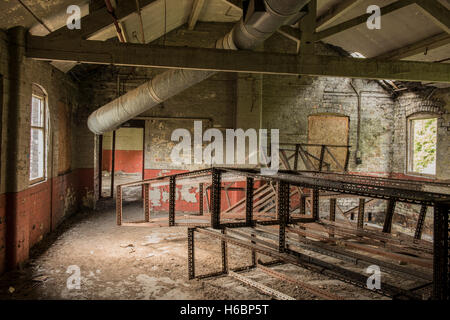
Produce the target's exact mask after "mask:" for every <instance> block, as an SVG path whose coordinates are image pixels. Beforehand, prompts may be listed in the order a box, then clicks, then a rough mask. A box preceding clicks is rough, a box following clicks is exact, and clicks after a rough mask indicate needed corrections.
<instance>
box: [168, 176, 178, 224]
mask: <svg viewBox="0 0 450 320" xmlns="http://www.w3.org/2000/svg"><path fill="white" fill-rule="evenodd" d="M176 187H177V185H176V181H175V177H170V183H169V227H173V226H174V225H175V191H176Z"/></svg>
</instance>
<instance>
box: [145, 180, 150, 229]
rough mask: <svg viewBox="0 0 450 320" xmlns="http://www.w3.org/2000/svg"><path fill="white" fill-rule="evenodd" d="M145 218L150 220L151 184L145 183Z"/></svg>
mask: <svg viewBox="0 0 450 320" xmlns="http://www.w3.org/2000/svg"><path fill="white" fill-rule="evenodd" d="M144 218H145V222H149V221H150V184H148V183H147V184H144Z"/></svg>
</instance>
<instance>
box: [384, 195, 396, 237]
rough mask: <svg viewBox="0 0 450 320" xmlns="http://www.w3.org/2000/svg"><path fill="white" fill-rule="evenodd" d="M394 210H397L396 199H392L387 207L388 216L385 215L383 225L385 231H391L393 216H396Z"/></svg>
mask: <svg viewBox="0 0 450 320" xmlns="http://www.w3.org/2000/svg"><path fill="white" fill-rule="evenodd" d="M394 212H395V200H394V199H390V200H389V201H388V203H387V208H386V217H385V220H384V226H383V232H384V233H391V229H392V218H393V217H394Z"/></svg>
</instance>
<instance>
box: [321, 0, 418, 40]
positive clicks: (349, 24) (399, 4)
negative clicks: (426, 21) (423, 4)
mask: <svg viewBox="0 0 450 320" xmlns="http://www.w3.org/2000/svg"><path fill="white" fill-rule="evenodd" d="M416 1H417V0H399V1H396V2H394V3H392V4H390V5H387V6H385V7H382V8H381V15H387V14H389V13H391V12H394V11H397V10H399V9H402V8H405V7H407V6H409V5H412V4H414V3H415V2H416ZM370 16H371V14H369V13H366V14H364V15H361V16H358V17H356V18H353V19H351V20H348V21H346V22H343V23H340V24H338V25H336V26H333V27H330V28H328V29H325V30H323V31H320V32H317V33H316V41H320V40H322V39H324V38H328V37H330V36H332V35H335V34H338V33H340V32H343V31H345V30H348V29H350V28H353V27H356V26H358V25H360V24H363V23H366V21H367V19H369V17H370Z"/></svg>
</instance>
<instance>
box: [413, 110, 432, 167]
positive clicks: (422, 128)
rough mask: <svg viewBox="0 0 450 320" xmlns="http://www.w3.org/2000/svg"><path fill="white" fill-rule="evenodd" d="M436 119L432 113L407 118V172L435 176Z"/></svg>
mask: <svg viewBox="0 0 450 320" xmlns="http://www.w3.org/2000/svg"><path fill="white" fill-rule="evenodd" d="M438 117H439V115H437V114H433V113H417V114H414V115H412V116H410V117H408V131H409V132H408V137H409V139H408V140H409V141H408V172H410V173H413V174H421V175H422V174H423V175H435V174H436V149H437V126H438Z"/></svg>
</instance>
